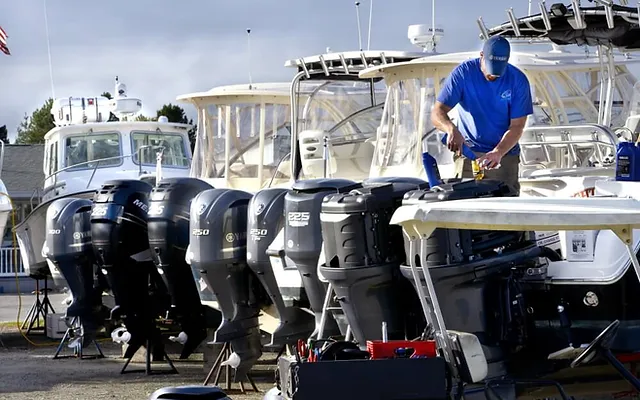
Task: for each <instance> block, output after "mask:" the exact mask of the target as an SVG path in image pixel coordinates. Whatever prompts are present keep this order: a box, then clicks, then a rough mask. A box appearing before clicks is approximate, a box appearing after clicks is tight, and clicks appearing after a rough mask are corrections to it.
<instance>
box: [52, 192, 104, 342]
mask: <svg viewBox="0 0 640 400" xmlns="http://www.w3.org/2000/svg"><path fill="white" fill-rule="evenodd" d="M91 205H92V202H91V200H89V199H78V198H72V197H71V198H69V197H68V198H64V199H58V200H54V201H53V202H52V203H51V205H50V206H49V208H48V209H47V223H46V240H45V243H46V246H45V248H44V249H43V253H44V254H43V256H44V257H45V258H46V259H47V260H48V261H49V262H51V263H52V264H53V266H54V268H53V269H55V273H53V272H54V271H53V269H52V275H53V277H54V279H56V277H58V273H59V274H60V275H61V277H62V278H63V280H66V285H67V286H68V287H69V290H70V291H71V295H72V297H73V300H72V302H71V304H70V305H69V307H67V313H66V316H67V318H78V319H79V321H77V322H79V324H80V325H81V326H82V331H83V333H82V346H83V347H86V346H87V345H88V344H89V343H91V341H92V340H93V339H94V338H95V333H96V332H97V330H98V329H99V328H100V327H101V326H102V325H103V324H104V319H105V318H106V317H107V316H108V314H107V313H105V312H104V309H103V305H102V291H103V289H104V288H103V287H101V286H100V285H98V284H97V282H95V278H96V267H95V257H94V254H93V249H92V247H91V218H90V215H91Z"/></svg>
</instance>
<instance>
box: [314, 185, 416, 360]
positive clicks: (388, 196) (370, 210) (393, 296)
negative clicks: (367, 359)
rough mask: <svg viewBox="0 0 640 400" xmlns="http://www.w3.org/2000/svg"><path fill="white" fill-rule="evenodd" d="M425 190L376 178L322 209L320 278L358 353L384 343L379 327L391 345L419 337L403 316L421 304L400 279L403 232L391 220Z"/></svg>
mask: <svg viewBox="0 0 640 400" xmlns="http://www.w3.org/2000/svg"><path fill="white" fill-rule="evenodd" d="M428 187H429V184H428V183H427V182H425V181H423V180H421V179H417V178H376V179H370V180H366V181H364V182H363V187H362V188H359V189H355V190H352V191H350V192H348V193H339V194H332V195H329V196H327V197H326V198H325V200H324V202H323V204H322V213H321V214H320V220H321V221H322V237H323V239H324V249H325V259H326V263H325V264H322V265H321V266H320V273H321V274H322V275H323V276H324V278H325V279H327V280H328V281H329V282H330V283H331V285H332V287H333V290H334V291H335V293H336V296H337V298H338V300H339V302H340V306H341V309H342V311H343V312H344V315H345V316H346V319H347V321H348V323H349V326H350V327H351V331H352V332H353V336H354V338H355V339H356V341H357V342H358V344H359V345H360V347H361V348H366V341H367V340H380V339H382V325H383V322H384V323H386V326H387V332H388V338H389V339H390V340H399V339H404V338H405V337H406V335H407V334H408V335H409V336H410V337H411V338H414V337H416V336H417V335H418V334H419V332H418V329H419V328H418V326H417V324H413V328H414V329H413V330H411V331H410V332H407V328H408V327H410V325H411V324H408V323H407V322H408V321H407V320H408V318H407V317H408V315H407V314H408V313H409V312H411V311H415V310H412V309H411V307H410V306H411V305H412V303H413V304H414V305H419V302H418V298H417V296H416V295H415V294H414V293H413V291H412V290H411V284H410V283H409V282H408V281H407V280H406V279H405V278H404V277H402V276H401V274H400V264H401V263H402V262H404V259H405V254H404V245H403V239H402V228H401V227H400V226H393V225H389V221H390V219H391V216H392V215H393V213H394V211H395V210H396V208H398V207H399V206H400V205H401V203H402V198H403V196H404V195H405V193H407V192H408V191H411V190H418V189H424V188H428ZM407 289H409V290H407ZM418 311H419V309H418Z"/></svg>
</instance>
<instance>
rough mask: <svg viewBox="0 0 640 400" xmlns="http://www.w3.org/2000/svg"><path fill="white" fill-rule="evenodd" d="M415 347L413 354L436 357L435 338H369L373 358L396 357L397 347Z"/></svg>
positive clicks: (368, 347) (368, 343)
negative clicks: (386, 340) (386, 339)
mask: <svg viewBox="0 0 640 400" xmlns="http://www.w3.org/2000/svg"><path fill="white" fill-rule="evenodd" d="M402 348H405V349H407V348H408V349H413V354H412V356H422V357H435V356H436V342H435V341H433V340H415V341H410V340H389V341H388V342H383V341H382V340H367V351H368V352H369V354H370V355H371V359H374V360H375V359H381V358H394V357H396V350H397V349H402Z"/></svg>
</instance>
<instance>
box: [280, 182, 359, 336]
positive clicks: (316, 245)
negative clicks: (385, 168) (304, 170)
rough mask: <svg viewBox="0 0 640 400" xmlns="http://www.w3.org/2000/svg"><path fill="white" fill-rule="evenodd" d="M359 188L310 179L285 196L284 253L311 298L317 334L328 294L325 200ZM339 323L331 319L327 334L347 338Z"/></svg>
mask: <svg viewBox="0 0 640 400" xmlns="http://www.w3.org/2000/svg"><path fill="white" fill-rule="evenodd" d="M359 187H362V185H361V184H359V183H356V182H354V181H350V180H348V179H333V178H326V179H325V178H319V179H309V180H302V181H297V182H295V183H294V184H293V187H292V189H291V190H290V191H289V193H287V194H286V196H285V200H284V202H285V203H284V212H285V218H286V225H285V227H284V236H285V237H284V240H285V244H286V247H285V253H286V255H287V257H289V258H290V259H291V261H293V263H294V264H295V266H296V268H298V271H299V272H300V275H301V277H302V285H303V286H304V290H305V292H306V294H307V297H308V298H309V304H310V306H311V310H312V311H313V313H314V314H315V319H316V331H317V330H318V328H319V327H320V323H321V318H322V307H323V305H324V299H325V296H326V293H327V287H326V284H325V283H323V282H322V281H320V279H319V277H318V260H319V259H320V255H321V253H322V227H321V225H320V208H321V206H322V200H323V199H324V198H325V196H327V195H329V194H333V193H346V192H349V191H350V190H352V189H356V188H359ZM340 322H341V323H340V324H339V325H338V324H337V323H336V321H335V320H334V319H333V318H332V315H328V318H327V319H326V321H325V326H324V329H323V331H324V333H326V334H327V335H335V334H338V333H342V334H345V333H346V325H347V324H346V321H340ZM342 322H344V323H342ZM316 331H314V332H313V334H315V333H316Z"/></svg>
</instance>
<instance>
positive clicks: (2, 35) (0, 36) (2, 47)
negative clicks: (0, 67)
mask: <svg viewBox="0 0 640 400" xmlns="http://www.w3.org/2000/svg"><path fill="white" fill-rule="evenodd" d="M8 38H9V35H7V32H6V31H5V30H4V29H2V27H1V26H0V51H1V52H3V53H4V54H6V55H8V56H10V55H11V52H10V51H9V46H8V44H7V39H8Z"/></svg>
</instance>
